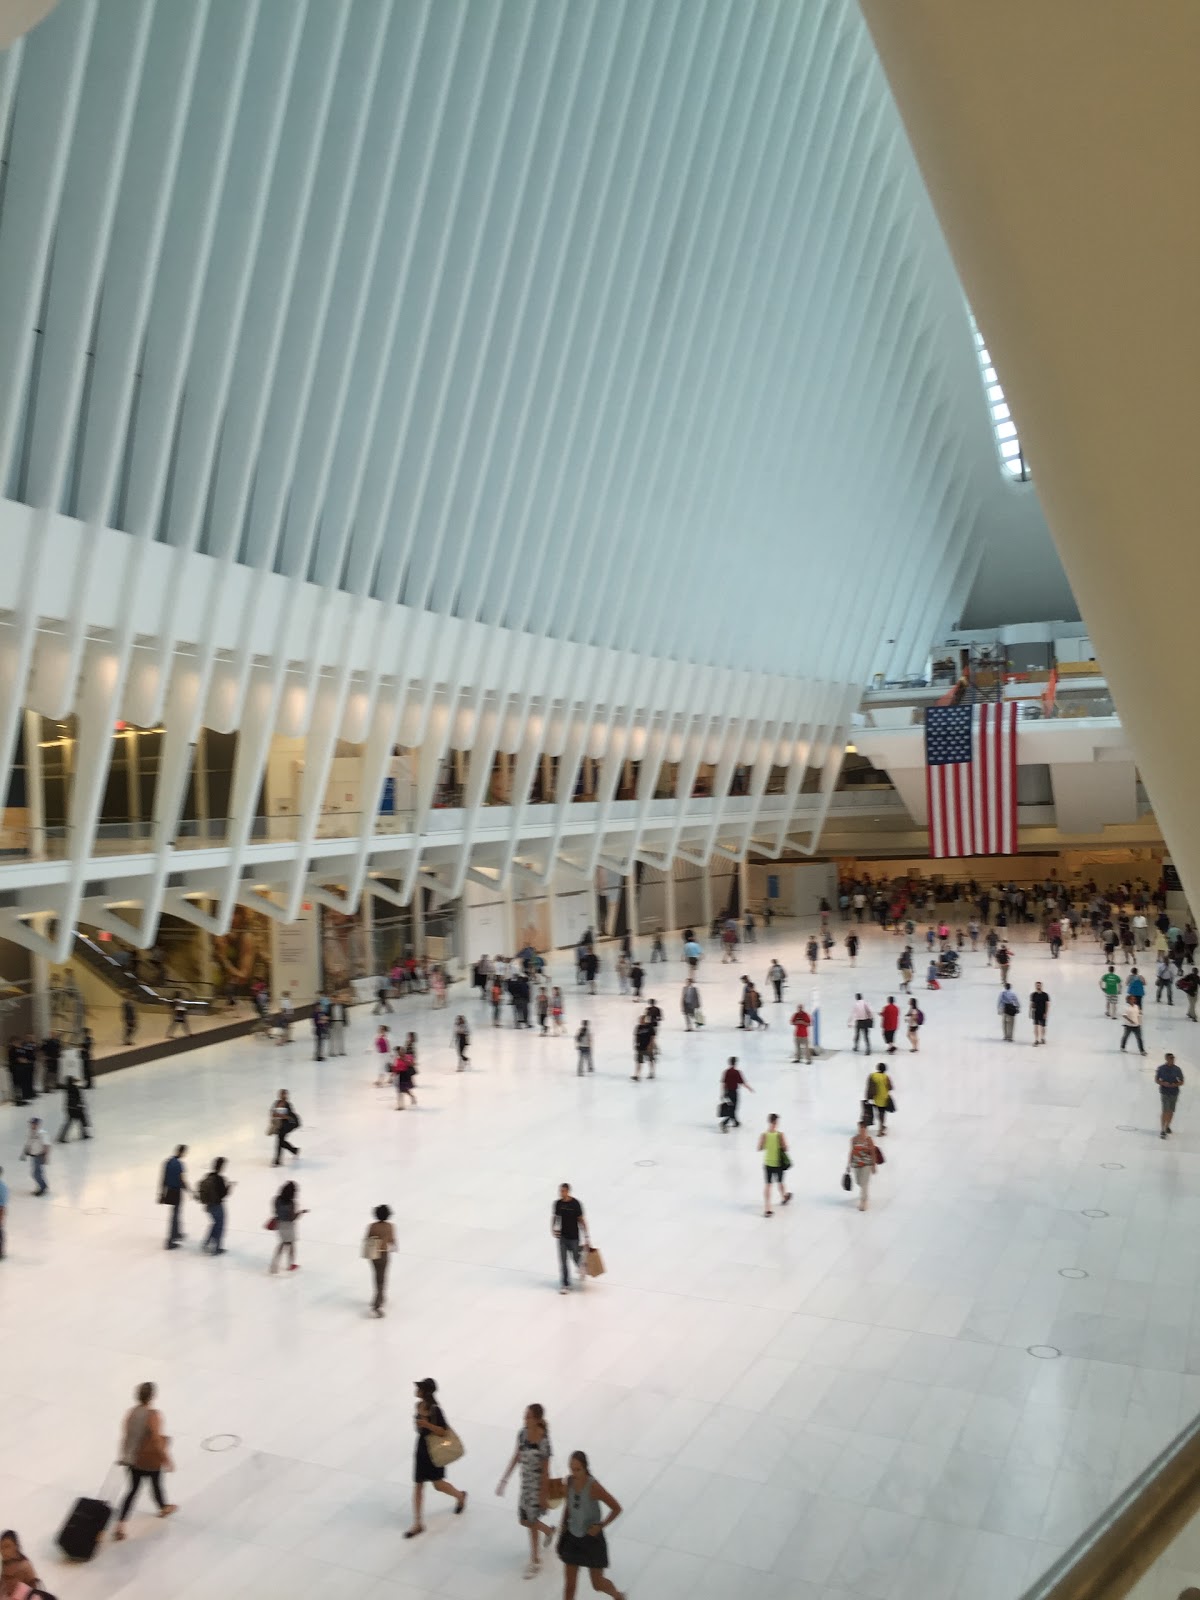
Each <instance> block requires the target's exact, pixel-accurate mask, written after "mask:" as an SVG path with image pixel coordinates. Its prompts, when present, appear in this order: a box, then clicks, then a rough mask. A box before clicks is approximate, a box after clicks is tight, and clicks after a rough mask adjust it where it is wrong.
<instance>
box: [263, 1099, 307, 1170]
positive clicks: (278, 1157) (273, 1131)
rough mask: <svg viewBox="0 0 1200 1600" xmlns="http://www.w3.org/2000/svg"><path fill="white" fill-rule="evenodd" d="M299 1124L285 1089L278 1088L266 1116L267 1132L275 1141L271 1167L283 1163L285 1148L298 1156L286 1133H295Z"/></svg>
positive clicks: (297, 1114)
mask: <svg viewBox="0 0 1200 1600" xmlns="http://www.w3.org/2000/svg"><path fill="white" fill-rule="evenodd" d="M299 1126H300V1117H299V1113H298V1112H297V1110H296V1108H295V1106H294V1105H293V1104H292V1102H291V1100H290V1099H289V1098H288V1092H287V1090H286V1089H280V1091H279V1093H278V1094H277V1095H276V1096H275V1103H274V1105H272V1107H271V1110H270V1114H269V1115H268V1118H267V1133H268V1135H269V1136H270V1137H271V1138H272V1139H274V1141H275V1159H274V1161H272V1163H271V1165H272V1166H273V1167H281V1166H282V1165H283V1152H284V1151H285V1150H286V1151H287V1152H288V1154H289V1155H293V1156H298V1155H299V1154H300V1152H299V1150H298V1149H297V1148H296V1146H295V1145H294V1144H292V1143H291V1141H290V1140H289V1138H288V1135H289V1134H290V1133H295V1131H296V1129H297V1128H298V1127H299Z"/></svg>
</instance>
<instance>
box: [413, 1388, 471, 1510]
mask: <svg viewBox="0 0 1200 1600" xmlns="http://www.w3.org/2000/svg"><path fill="white" fill-rule="evenodd" d="M416 1390H417V1413H416V1416H415V1418H414V1419H413V1421H414V1425H415V1427H416V1430H417V1450H416V1455H415V1456H414V1458H413V1499H412V1504H413V1525H412V1527H411V1528H410V1529H409V1530H408V1532H407V1533H406V1534H405V1535H404V1537H405V1538H406V1539H415V1538H416V1536H417V1534H419V1533H424V1532H425V1524H424V1523H423V1522H422V1521H421V1503H422V1500H423V1499H424V1495H425V1485H426V1484H427V1483H431V1484H432V1485H433V1487H434V1488H435V1489H436V1490H437V1492H438V1493H439V1494H448V1495H450V1496H451V1497H452V1499H454V1500H455V1501H456V1502H457V1504H456V1505H455V1507H454V1515H455V1516H456V1517H457V1516H461V1514H462V1511H463V1508H464V1507H465V1506H466V1503H467V1491H466V1490H465V1489H456V1488H455V1487H454V1485H453V1484H452V1483H451V1482H450V1481H449V1480H448V1479H447V1478H446V1476H445V1474H444V1473H443V1471H442V1469H441V1467H439V1466H436V1465H435V1464H434V1461H433V1458H432V1456H431V1455H430V1454H429V1440H430V1439H431V1438H434V1437H436V1438H439V1439H442V1438H445V1437H447V1435H448V1434H449V1433H450V1428H449V1426H448V1424H447V1422H446V1418H445V1416H444V1415H443V1413H442V1408H441V1406H439V1405H438V1403H437V1401H436V1400H435V1399H434V1396H435V1395H436V1394H437V1384H436V1383H435V1382H434V1381H433V1379H432V1378H422V1379H421V1380H420V1382H419V1383H418V1384H417V1385H416Z"/></svg>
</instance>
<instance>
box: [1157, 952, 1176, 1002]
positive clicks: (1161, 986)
mask: <svg viewBox="0 0 1200 1600" xmlns="http://www.w3.org/2000/svg"><path fill="white" fill-rule="evenodd" d="M1164 994H1165V995H1166V997H1167V1004H1168V1005H1169V1006H1173V1005H1174V1004H1175V969H1174V967H1172V965H1171V962H1170V959H1169V957H1167V956H1159V958H1158V966H1157V967H1156V968H1155V971H1154V1003H1155V1005H1160V1004H1161V1003H1162V997H1163V995H1164Z"/></svg>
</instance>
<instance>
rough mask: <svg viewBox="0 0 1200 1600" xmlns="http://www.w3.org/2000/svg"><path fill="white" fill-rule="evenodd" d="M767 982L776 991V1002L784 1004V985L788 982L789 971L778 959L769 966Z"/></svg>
mask: <svg viewBox="0 0 1200 1600" xmlns="http://www.w3.org/2000/svg"><path fill="white" fill-rule="evenodd" d="M767 982H768V983H769V984H770V985H771V987H772V988H773V989H774V991H775V1004H776V1005H777V1006H781V1005H782V1004H783V986H784V984H785V983H786V982H787V973H786V972H785V971H784V970H783V968H782V967H781V966H780V964H779V962H778V960H775V961H772V963H771V965H770V966H769V967H768V968H767Z"/></svg>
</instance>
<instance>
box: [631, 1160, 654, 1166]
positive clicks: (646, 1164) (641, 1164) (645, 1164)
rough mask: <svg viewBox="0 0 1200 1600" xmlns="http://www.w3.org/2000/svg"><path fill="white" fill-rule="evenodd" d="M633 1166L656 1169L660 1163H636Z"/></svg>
mask: <svg viewBox="0 0 1200 1600" xmlns="http://www.w3.org/2000/svg"><path fill="white" fill-rule="evenodd" d="M633 1164H634V1166H635V1167H656V1166H657V1165H658V1162H657V1161H635V1162H634V1163H633Z"/></svg>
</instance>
